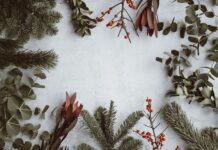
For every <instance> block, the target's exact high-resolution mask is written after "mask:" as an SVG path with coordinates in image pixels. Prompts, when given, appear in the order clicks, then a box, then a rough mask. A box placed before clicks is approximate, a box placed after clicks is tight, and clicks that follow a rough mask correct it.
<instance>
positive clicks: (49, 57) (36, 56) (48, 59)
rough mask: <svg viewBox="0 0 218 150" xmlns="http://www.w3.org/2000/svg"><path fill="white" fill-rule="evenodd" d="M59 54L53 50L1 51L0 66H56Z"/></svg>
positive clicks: (48, 67) (42, 67)
mask: <svg viewBox="0 0 218 150" xmlns="http://www.w3.org/2000/svg"><path fill="white" fill-rule="evenodd" d="M56 63H57V55H56V54H55V53H54V52H53V51H52V50H50V51H40V50H38V51H18V52H17V53H11V52H1V51H0V67H1V68H4V67H7V66H8V65H10V64H14V65H16V66H18V67H22V68H32V67H39V68H41V69H51V68H54V67H55V65H56Z"/></svg>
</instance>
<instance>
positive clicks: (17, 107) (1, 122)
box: [0, 68, 45, 137]
mask: <svg viewBox="0 0 218 150" xmlns="http://www.w3.org/2000/svg"><path fill="white" fill-rule="evenodd" d="M33 75H34V76H35V79H33V78H32V77H31V76H29V75H26V74H24V73H23V72H22V71H21V70H20V69H18V68H13V69H12V70H9V71H8V72H7V75H6V78H4V79H2V80H1V88H0V129H1V130H0V131H1V132H0V135H1V136H9V137H10V136H14V135H17V134H18V133H20V131H21V129H22V127H21V124H20V121H21V120H28V119H30V118H31V116H32V110H31V108H30V107H29V106H28V105H27V104H26V101H27V100H35V99H36V94H35V92H34V90H33V88H44V86H43V85H40V84H39V83H37V82H36V78H40V79H44V77H45V74H44V73H43V72H42V71H40V70H35V73H33ZM23 129H26V127H24V128H23ZM33 136H34V135H33Z"/></svg>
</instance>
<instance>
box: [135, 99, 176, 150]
mask: <svg viewBox="0 0 218 150" xmlns="http://www.w3.org/2000/svg"><path fill="white" fill-rule="evenodd" d="M146 102H147V105H146V111H145V117H146V118H147V119H148V120H149V125H146V124H145V126H146V127H147V128H149V130H147V131H140V130H136V131H135V132H136V133H137V134H139V135H140V136H141V137H142V138H144V139H146V140H147V142H148V143H150V144H151V146H152V148H153V150H161V149H162V147H163V144H164V142H165V141H166V136H165V134H164V132H165V131H166V130H167V128H168V126H167V127H166V128H165V129H164V130H163V131H162V132H161V133H159V134H157V133H156V129H157V127H158V126H159V125H160V123H158V124H156V123H155V121H156V119H157V117H158V115H159V114H160V112H161V110H159V111H158V112H157V113H155V114H153V109H152V104H151V103H152V99H150V98H147V99H146ZM175 150H179V147H178V146H177V147H176V149H175Z"/></svg>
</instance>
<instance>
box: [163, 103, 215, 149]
mask: <svg viewBox="0 0 218 150" xmlns="http://www.w3.org/2000/svg"><path fill="white" fill-rule="evenodd" d="M162 111H163V118H164V119H165V120H166V121H167V123H168V124H169V125H170V126H171V127H172V128H173V130H174V131H175V132H176V133H177V134H178V135H179V136H180V137H181V138H182V139H183V140H184V142H185V143H186V144H187V145H186V146H187V147H186V149H188V150H212V149H218V144H217V143H218V136H217V134H216V132H215V129H214V128H205V129H203V130H201V131H198V130H197V129H196V128H194V127H193V124H192V123H191V121H190V120H189V119H188V118H187V116H186V114H185V113H184V112H183V110H182V109H181V108H180V106H179V105H178V104H176V103H175V102H173V103H171V104H167V105H166V106H165V107H164V108H163V110H162Z"/></svg>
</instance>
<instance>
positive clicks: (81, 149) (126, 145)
mask: <svg viewBox="0 0 218 150" xmlns="http://www.w3.org/2000/svg"><path fill="white" fill-rule="evenodd" d="M114 107H115V106H114V102H113V101H111V103H110V107H109V109H108V110H107V109H106V108H103V107H101V106H100V107H98V108H97V109H96V111H95V113H94V116H91V115H90V114H89V112H88V111H86V110H84V111H83V112H82V113H81V115H82V117H83V124H84V127H86V129H87V130H88V131H89V134H90V136H91V137H93V138H94V139H95V140H96V141H97V142H98V143H99V145H100V147H101V148H102V149H104V150H106V149H107V150H114V149H117V150H118V149H119V150H127V149H133V150H138V149H140V148H141V146H142V143H141V142H140V141H139V140H136V139H134V138H132V137H129V136H128V137H127V135H128V132H129V130H130V129H132V128H133V126H134V125H135V124H136V123H137V122H138V121H139V120H140V118H142V117H143V116H144V115H143V112H141V111H137V112H133V113H131V114H130V115H129V116H128V117H127V118H126V119H125V120H124V122H123V123H122V124H121V125H120V128H119V129H118V131H117V132H116V133H115V134H114V129H113V127H114V122H115V116H116V111H115V108H114ZM89 149H90V150H91V149H94V148H92V147H90V146H88V145H87V144H84V143H83V144H80V145H79V146H78V150H89Z"/></svg>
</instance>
